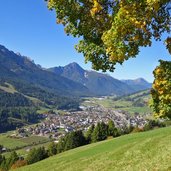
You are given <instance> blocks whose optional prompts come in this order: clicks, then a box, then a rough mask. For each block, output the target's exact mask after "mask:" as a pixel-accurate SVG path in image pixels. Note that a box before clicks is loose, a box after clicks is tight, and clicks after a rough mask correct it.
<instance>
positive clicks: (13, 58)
mask: <svg viewBox="0 0 171 171" xmlns="http://www.w3.org/2000/svg"><path fill="white" fill-rule="evenodd" d="M11 86H12V87H13V89H14V90H15V92H13V93H15V94H16V93H18V94H20V95H21V96H24V97H25V98H27V99H28V100H30V101H32V102H33V101H34V100H35V99H37V101H39V102H42V103H46V104H48V105H53V104H58V105H59V104H60V103H62V102H63V101H68V99H73V97H84V96H102V95H103V96H104V95H117V96H119V95H124V94H130V93H133V92H136V91H139V90H144V89H148V88H150V87H151V84H150V83H148V82H147V81H145V80H144V79H142V78H141V79H137V80H124V81H120V80H117V79H115V78H113V77H111V76H109V75H107V74H102V73H98V72H95V71H87V70H84V69H83V68H81V67H80V66H79V65H78V64H77V63H71V64H68V65H66V66H64V67H54V68H49V69H44V68H42V67H41V66H40V65H36V64H35V63H34V62H33V61H32V60H31V59H30V58H28V57H26V56H22V55H20V54H19V53H14V52H13V51H10V50H8V49H7V48H6V47H4V46H2V45H0V90H1V91H0V93H2V92H3V93H4V91H5V92H6V93H11V92H9V91H7V90H9V87H11ZM61 97H63V98H62V100H60V99H61ZM33 99H34V100H33ZM66 99H67V100H66ZM69 101H70V100H69Z"/></svg>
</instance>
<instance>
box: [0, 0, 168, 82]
mask: <svg viewBox="0 0 171 171" xmlns="http://www.w3.org/2000/svg"><path fill="white" fill-rule="evenodd" d="M77 42H78V40H77V39H75V38H72V37H71V36H66V34H65V33H64V31H63V27H62V26H61V25H57V24H56V18H55V13H54V12H52V11H49V10H48V9H47V6H46V3H45V2H44V0H1V3H0V44H1V45H4V46H6V47H7V48H8V49H10V50H13V51H14V52H20V53H21V54H22V55H25V56H29V57H31V58H32V59H33V60H34V61H35V63H36V64H40V65H42V67H46V68H48V67H54V66H59V65H60V66H64V65H67V64H68V63H71V62H77V63H78V64H80V65H81V66H82V67H83V68H85V69H88V70H90V69H91V64H90V63H88V64H85V63H84V57H83V55H82V54H78V53H77V51H76V50H75V49H74V45H75V44H77ZM159 59H163V60H170V59H171V58H170V55H169V53H168V52H167V51H166V49H165V46H164V45H163V42H154V43H153V46H152V47H150V48H142V49H141V52H140V54H139V55H138V56H137V58H133V59H130V60H129V61H126V62H125V63H124V64H123V65H122V66H119V65H117V66H116V70H115V72H114V73H109V72H108V73H109V74H110V75H111V76H113V77H115V78H117V79H135V78H138V77H143V78H145V79H146V80H148V81H150V82H152V81H153V75H152V71H153V69H154V68H155V66H156V65H157V64H158V60H159Z"/></svg>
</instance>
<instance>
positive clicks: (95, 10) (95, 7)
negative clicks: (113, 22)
mask: <svg viewBox="0 0 171 171" xmlns="http://www.w3.org/2000/svg"><path fill="white" fill-rule="evenodd" d="M93 4H94V5H93V7H92V9H91V10H90V13H91V16H92V17H94V16H95V14H96V13H98V12H99V11H101V10H102V9H103V8H102V6H101V5H100V3H99V2H98V1H97V0H93Z"/></svg>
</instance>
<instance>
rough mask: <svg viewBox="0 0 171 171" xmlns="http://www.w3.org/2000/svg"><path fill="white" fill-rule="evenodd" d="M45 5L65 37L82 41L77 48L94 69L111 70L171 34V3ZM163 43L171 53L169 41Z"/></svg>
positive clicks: (123, 0)
mask: <svg viewBox="0 0 171 171" xmlns="http://www.w3.org/2000/svg"><path fill="white" fill-rule="evenodd" d="M48 6H49V8H50V9H55V11H56V14H57V23H61V24H63V25H64V27H65V32H66V33H67V35H69V34H71V35H73V36H74V37H76V36H78V37H81V38H82V40H80V42H79V44H78V45H77V46H76V49H77V51H78V52H82V53H83V54H84V56H85V61H86V62H88V61H91V62H92V65H93V68H94V69H96V70H99V69H102V70H103V71H106V70H110V71H113V70H114V66H115V65H116V64H117V63H119V64H122V63H123V62H124V61H125V60H128V59H129V58H131V57H135V56H136V55H137V54H138V53H139V48H140V47H146V46H151V44H152V39H153V38H154V39H155V40H160V39H161V36H162V33H164V32H168V33H169V32H170V13H169V10H170V0H115V1H111V0H89V1H87V0H70V1H68V0H48ZM165 42H166V48H167V49H168V50H169V52H170V51H171V38H170V37H168V38H167V39H166V41H165Z"/></svg>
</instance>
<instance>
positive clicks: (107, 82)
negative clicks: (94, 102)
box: [48, 62, 149, 95]
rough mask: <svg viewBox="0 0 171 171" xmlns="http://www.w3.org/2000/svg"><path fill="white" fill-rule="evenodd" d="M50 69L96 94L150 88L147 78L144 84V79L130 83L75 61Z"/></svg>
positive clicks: (110, 93)
mask: <svg viewBox="0 0 171 171" xmlns="http://www.w3.org/2000/svg"><path fill="white" fill-rule="evenodd" d="M48 70H49V71H51V72H54V73H55V74H57V75H60V76H63V77H65V78H68V79H70V80H73V81H75V82H78V83H80V84H82V85H84V86H86V87H87V88H88V89H89V90H90V91H91V92H92V93H94V94H96V95H112V94H114V95H123V94H129V93H133V92H136V91H139V90H144V89H147V88H149V83H147V82H146V81H145V80H144V84H143V85H142V81H138V80H137V81H135V84H134V85H133V84H130V85H129V84H127V82H124V81H120V80H117V79H115V78H113V77H111V76H109V75H107V74H102V73H98V72H95V71H87V70H84V69H83V68H81V67H80V66H79V65H78V64H77V63H75V62H74V63H71V64H69V65H66V66H64V67H61V66H60V67H54V68H49V69H48ZM145 83H146V84H145Z"/></svg>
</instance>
